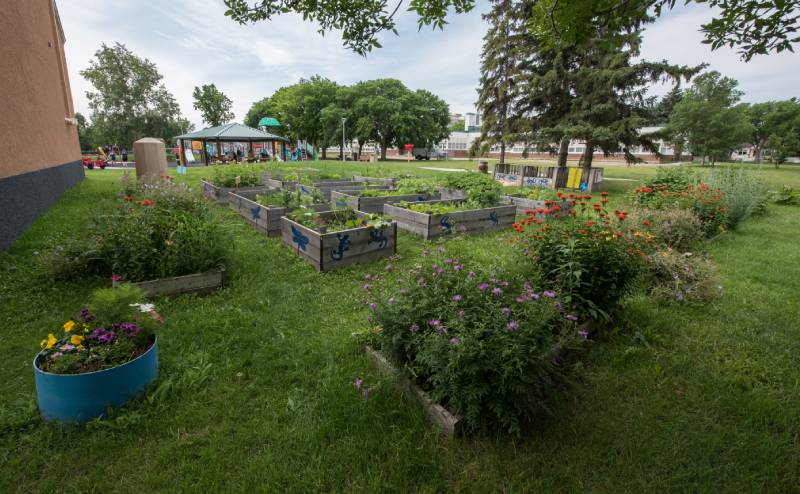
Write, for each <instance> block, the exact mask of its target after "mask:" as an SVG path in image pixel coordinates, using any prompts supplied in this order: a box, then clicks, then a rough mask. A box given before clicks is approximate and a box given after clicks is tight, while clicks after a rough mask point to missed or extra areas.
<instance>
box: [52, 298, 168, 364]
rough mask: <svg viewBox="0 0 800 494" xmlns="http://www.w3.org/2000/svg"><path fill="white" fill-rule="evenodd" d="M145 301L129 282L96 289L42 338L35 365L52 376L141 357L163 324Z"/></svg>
mask: <svg viewBox="0 0 800 494" xmlns="http://www.w3.org/2000/svg"><path fill="white" fill-rule="evenodd" d="M144 299H145V294H144V292H142V290H140V289H139V288H136V287H135V286H133V285H130V284H122V285H119V286H117V287H115V288H103V289H100V290H96V291H95V292H94V294H93V295H92V299H91V303H90V304H89V306H88V307H86V308H83V309H81V311H80V313H79V314H77V315H76V316H75V317H73V318H72V319H70V320H68V321H67V322H65V323H64V324H63V326H62V327H61V328H60V331H56V332H54V333H50V334H48V335H47V338H45V339H44V340H42V342H41V344H40V346H41V348H42V351H41V353H40V355H39V358H38V359H37V361H36V365H37V367H38V368H39V369H41V370H43V371H45V372H50V373H53V374H82V373H85V372H94V371H99V370H104V369H110V368H112V367H116V366H118V365H122V364H124V363H126V362H128V361H130V360H133V359H135V358H136V357H138V356H139V355H141V354H143V353H144V352H146V351H147V350H148V349H149V348H150V347H151V346H152V345H153V342H154V341H155V329H156V326H157V325H158V324H159V323H160V322H161V316H160V315H158V313H156V312H155V307H154V306H153V305H152V304H146V303H142V301H143V300H144ZM56 333H61V334H60V335H59V336H56Z"/></svg>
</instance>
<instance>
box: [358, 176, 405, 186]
mask: <svg viewBox="0 0 800 494" xmlns="http://www.w3.org/2000/svg"><path fill="white" fill-rule="evenodd" d="M353 181H354V182H367V183H369V184H379V185H394V184H396V183H397V179H396V178H394V177H388V178H383V177H365V176H363V175H353Z"/></svg>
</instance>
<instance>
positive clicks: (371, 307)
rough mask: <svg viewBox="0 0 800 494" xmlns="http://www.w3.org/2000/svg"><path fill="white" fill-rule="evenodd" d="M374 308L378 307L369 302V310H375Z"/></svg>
mask: <svg viewBox="0 0 800 494" xmlns="http://www.w3.org/2000/svg"><path fill="white" fill-rule="evenodd" d="M376 307H378V306H377V305H375V302H370V304H369V310H375V308H376Z"/></svg>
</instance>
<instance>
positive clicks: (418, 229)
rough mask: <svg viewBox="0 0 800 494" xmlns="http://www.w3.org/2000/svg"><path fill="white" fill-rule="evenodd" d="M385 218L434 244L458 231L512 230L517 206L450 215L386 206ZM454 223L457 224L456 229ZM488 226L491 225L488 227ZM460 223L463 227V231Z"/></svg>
mask: <svg viewBox="0 0 800 494" xmlns="http://www.w3.org/2000/svg"><path fill="white" fill-rule="evenodd" d="M453 202H458V201H453V200H446V199H440V200H435V201H421V202H418V203H417V204H435V203H453ZM383 214H385V215H388V216H391V217H392V218H394V219H395V220H397V224H398V225H399V226H400V228H402V229H403V230H406V231H409V232H412V233H416V234H417V235H421V236H422V238H423V239H425V240H430V239H432V238H435V237H439V236H441V235H448V234H450V233H453V230H454V229H455V230H456V231H458V232H459V233H471V232H481V231H484V230H493V229H500V228H504V227H510V226H511V225H512V224H513V223H514V221H515V220H516V216H517V207H516V206H515V205H514V204H501V205H499V206H492V207H488V208H480V209H467V210H464V211H455V212H452V213H446V214H428V213H422V212H419V211H412V210H410V209H406V208H401V207H399V206H395V205H394V204H384V206H383ZM493 215H494V216H493ZM452 222H455V225H453V223H452ZM485 222H489V223H490V224H489V225H485V224H484V223H485ZM459 223H460V224H461V227H460V228H459ZM467 224H470V225H471V227H467V226H466V225H467ZM454 227H455V228H454Z"/></svg>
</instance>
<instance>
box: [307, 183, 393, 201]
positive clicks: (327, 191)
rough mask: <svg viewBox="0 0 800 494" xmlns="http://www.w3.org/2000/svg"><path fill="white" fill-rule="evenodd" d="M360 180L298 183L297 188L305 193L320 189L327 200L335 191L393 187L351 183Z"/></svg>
mask: <svg viewBox="0 0 800 494" xmlns="http://www.w3.org/2000/svg"><path fill="white" fill-rule="evenodd" d="M354 183H358V182H351V181H347V182H346V183H345V182H339V183H336V184H333V183H325V184H320V185H313V186H311V185H303V184H297V187H296V188H297V189H298V190H300V192H302V193H304V194H311V193H313V191H314V190H317V191H319V193H320V194H322V197H324V198H325V200H326V201H330V200H331V193H332V192H334V191H337V192H358V191H361V190H389V189H390V188H391V187H389V186H388V185H362V184H361V183H358V185H350V184H354Z"/></svg>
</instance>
